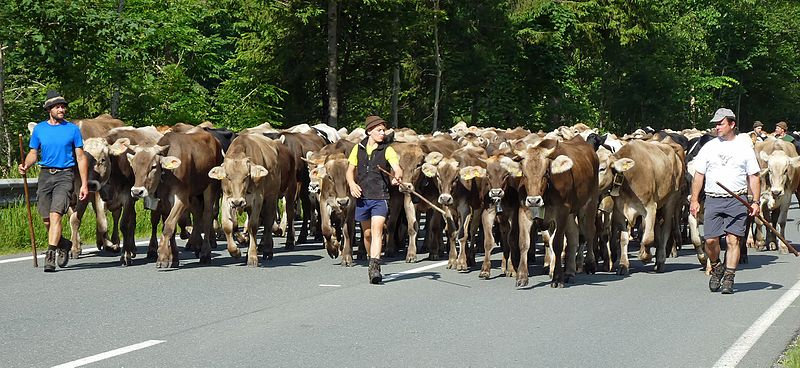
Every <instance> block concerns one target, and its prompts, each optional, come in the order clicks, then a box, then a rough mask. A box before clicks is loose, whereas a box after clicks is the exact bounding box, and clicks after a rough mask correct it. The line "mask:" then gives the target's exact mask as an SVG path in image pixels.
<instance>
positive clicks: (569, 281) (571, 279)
mask: <svg viewBox="0 0 800 368" xmlns="http://www.w3.org/2000/svg"><path fill="white" fill-rule="evenodd" d="M564 284H575V275H568V276H564Z"/></svg>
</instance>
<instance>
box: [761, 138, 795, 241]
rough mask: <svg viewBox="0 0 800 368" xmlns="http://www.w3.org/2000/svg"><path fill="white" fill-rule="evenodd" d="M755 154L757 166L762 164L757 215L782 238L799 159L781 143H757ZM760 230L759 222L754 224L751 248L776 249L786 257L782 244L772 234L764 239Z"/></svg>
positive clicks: (793, 192)
mask: <svg viewBox="0 0 800 368" xmlns="http://www.w3.org/2000/svg"><path fill="white" fill-rule="evenodd" d="M756 151H757V155H756V157H758V158H759V163H760V164H763V165H762V168H763V170H762V172H761V183H762V184H761V188H762V190H761V192H762V195H761V198H762V200H761V211H762V214H763V217H764V218H765V219H766V220H767V221H769V222H770V225H772V227H774V228H775V229H777V230H778V231H779V232H780V233H781V236H784V233H785V232H786V221H787V216H788V213H789V204H790V203H791V201H792V195H793V194H795V193H796V192H798V189H800V157H798V156H797V151H796V150H795V147H794V145H793V144H792V143H790V142H787V141H784V140H769V141H766V142H763V143H759V144H757V145H756ZM762 226H763V225H762V224H761V221H757V224H756V234H755V235H756V236H755V244H756V245H757V246H758V248H759V249H764V248H768V249H770V250H775V249H776V248H778V249H779V250H780V253H781V254H788V253H789V249H788V248H787V247H786V244H783V242H780V241H778V240H777V239H776V237H775V235H774V234H773V233H772V232H767V237H766V240H765V239H764V232H763V228H762Z"/></svg>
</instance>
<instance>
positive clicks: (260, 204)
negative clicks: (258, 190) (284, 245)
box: [247, 198, 275, 267]
mask: <svg viewBox="0 0 800 368" xmlns="http://www.w3.org/2000/svg"><path fill="white" fill-rule="evenodd" d="M272 203H275V201H270V202H266V203H265V201H264V200H263V198H262V199H261V200H259V199H256V200H255V201H254V203H253V204H252V205H251V206H250V211H249V212H248V213H247V218H248V219H249V221H248V224H247V234H248V238H250V239H248V240H249V242H248V243H249V246H248V248H247V267H258V244H256V234H257V233H258V228H259V226H261V223H262V222H263V223H264V224H271V223H273V222H274V221H275V209H274V208H272ZM261 243H262V244H263V247H262V249H269V250H270V251H272V249H273V247H274V244H273V240H272V232H270V231H267V230H266V229H265V230H264V235H263V236H262V238H261ZM267 257H268V256H267V252H266V251H265V252H264V253H263V255H262V256H261V258H262V259H263V261H264V266H266V265H267Z"/></svg>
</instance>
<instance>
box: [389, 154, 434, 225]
mask: <svg viewBox="0 0 800 368" xmlns="http://www.w3.org/2000/svg"><path fill="white" fill-rule="evenodd" d="M378 170H380V171H382V172H383V173H384V174H386V175H389V177H391V176H392V174H390V173H389V172H388V171H386V170H384V169H383V168H382V167H380V166H378ZM411 194H413V195H415V196H417V198H419V199H420V200H421V201H423V202H425V204H427V205H428V206H431V208H433V209H434V210H436V211H437V212H439V213H441V214H442V215H443V216H445V217H447V212H444V210H443V209H441V208H439V207H437V206H436V205H435V204H433V203H431V201H429V200H428V199H427V198H425V197H423V196H422V194H419V193H417V192H416V191H415V190H414V189H411Z"/></svg>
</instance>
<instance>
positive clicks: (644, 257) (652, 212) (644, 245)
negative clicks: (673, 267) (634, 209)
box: [639, 203, 657, 264]
mask: <svg viewBox="0 0 800 368" xmlns="http://www.w3.org/2000/svg"><path fill="white" fill-rule="evenodd" d="M656 206H657V204H656V203H651V204H649V205H647V206H646V207H645V216H644V219H643V221H642V241H641V243H640V244H639V260H640V261H642V263H644V264H648V263H650V261H651V260H652V259H653V255H652V254H651V253H650V246H652V245H653V242H654V240H655V227H656V213H657V208H656Z"/></svg>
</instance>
